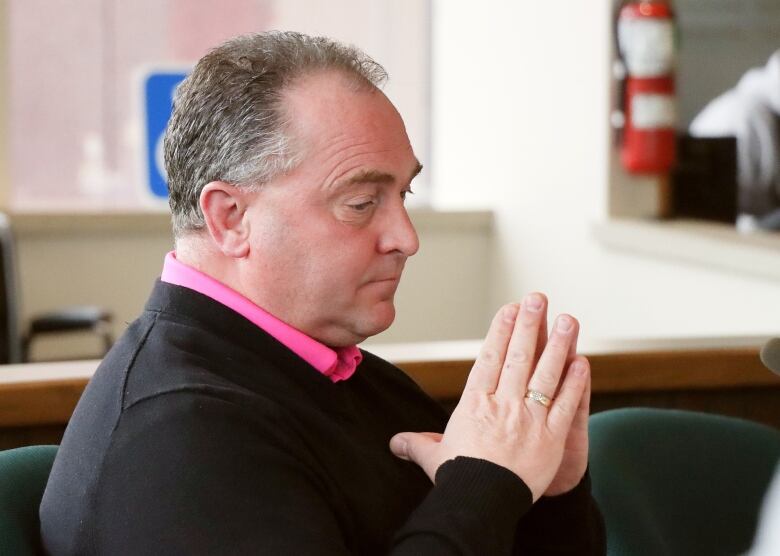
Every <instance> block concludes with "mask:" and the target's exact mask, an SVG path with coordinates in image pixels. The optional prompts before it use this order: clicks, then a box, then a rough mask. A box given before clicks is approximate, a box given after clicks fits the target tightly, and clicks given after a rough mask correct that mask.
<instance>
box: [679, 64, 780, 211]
mask: <svg viewBox="0 0 780 556" xmlns="http://www.w3.org/2000/svg"><path fill="white" fill-rule="evenodd" d="M779 115H780V50H778V51H776V52H775V53H774V54H772V56H770V58H769V61H768V62H767V63H766V65H765V66H764V67H761V68H753V69H751V70H749V71H747V72H746V73H745V75H743V76H742V78H741V79H740V80H739V82H738V83H737V85H736V87H734V88H733V89H731V90H729V91H727V92H725V93H723V94H722V95H720V96H718V97H716V98H715V99H713V100H712V101H711V102H710V103H709V104H707V106H706V107H705V108H704V109H703V110H702V111H701V112H700V113H699V114H698V115H697V116H696V118H694V120H693V122H691V125H690V128H689V132H690V134H691V135H693V136H695V137H724V136H734V137H736V138H737V183H738V184H739V187H740V188H741V189H742V190H749V191H750V192H751V194H750V195H748V196H749V197H758V198H773V197H777V198H780V130H778V123H777V122H778V116H779ZM743 208H744V207H743ZM768 208H770V209H771V208H774V207H768Z"/></svg>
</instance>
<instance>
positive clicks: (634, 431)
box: [590, 408, 780, 556]
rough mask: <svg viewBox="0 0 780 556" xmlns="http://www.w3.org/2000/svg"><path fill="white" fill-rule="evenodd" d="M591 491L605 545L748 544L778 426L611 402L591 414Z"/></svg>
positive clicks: (641, 550)
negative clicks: (602, 525) (603, 529)
mask: <svg viewBox="0 0 780 556" xmlns="http://www.w3.org/2000/svg"><path fill="white" fill-rule="evenodd" d="M590 437H591V443H590V472H591V476H592V481H593V495H594V497H595V498H596V500H597V501H598V503H599V506H600V508H601V510H602V512H603V514H604V518H605V521H606V524H607V548H608V553H609V554H610V555H632V556H641V555H643V554H648V555H651V554H652V555H656V554H664V555H667V556H674V555H677V554H680V555H683V554H684V555H686V556H695V555H697V554H706V555H708V556H711V555H718V554H729V555H735V554H740V553H742V552H744V551H746V550H747V549H748V548H750V546H751V544H752V542H753V538H754V535H755V532H756V526H757V522H758V513H759V510H760V508H761V502H762V500H763V497H764V495H765V493H766V490H767V488H768V486H769V484H770V482H771V479H772V476H773V474H774V470H775V466H776V464H777V462H778V460H779V459H780V431H777V430H775V429H773V428H771V427H767V426H764V425H760V424H758V423H753V422H750V421H745V420H742V419H736V418H731V417H724V416H720V415H711V414H704V413H695V412H690V411H677V410H663V409H645V408H632V409H617V410H611V411H605V412H603V413H596V414H594V415H592V416H591V418H590Z"/></svg>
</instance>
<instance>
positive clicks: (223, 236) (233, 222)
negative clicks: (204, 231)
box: [199, 181, 249, 258]
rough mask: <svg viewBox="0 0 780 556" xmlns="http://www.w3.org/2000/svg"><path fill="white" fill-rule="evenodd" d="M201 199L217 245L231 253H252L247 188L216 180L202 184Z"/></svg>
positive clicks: (200, 201) (206, 219)
mask: <svg viewBox="0 0 780 556" xmlns="http://www.w3.org/2000/svg"><path fill="white" fill-rule="evenodd" d="M199 203H200V210H201V211H202V212H203V218H204V219H205V221H206V227H207V228H208V230H209V235H211V239H212V240H213V241H214V244H215V245H216V246H217V248H218V249H219V250H220V251H222V253H224V254H225V255H227V256H229V257H235V258H240V257H245V256H246V255H247V253H249V227H248V226H247V225H246V221H245V220H244V213H245V212H246V209H247V202H246V191H245V190H242V189H241V188H238V187H236V186H235V185H231V184H229V183H225V182H223V181H213V182H211V183H208V184H206V185H205V186H204V187H203V190H202V191H201V192H200V199H199Z"/></svg>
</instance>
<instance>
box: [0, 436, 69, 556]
mask: <svg viewBox="0 0 780 556" xmlns="http://www.w3.org/2000/svg"><path fill="white" fill-rule="evenodd" d="M56 454H57V446H27V447H24V448H15V449H13V450H5V451H3V452H0V554H3V555H5V554H9V555H10V554H13V555H14V556H28V555H30V556H32V555H35V554H39V553H40V551H41V546H40V544H41V541H40V531H39V522H38V506H39V505H40V504H41V497H42V496H43V490H44V489H45V488H46V481H47V480H48V478H49V472H50V471H51V466H52V464H53V463H54V456H55V455H56Z"/></svg>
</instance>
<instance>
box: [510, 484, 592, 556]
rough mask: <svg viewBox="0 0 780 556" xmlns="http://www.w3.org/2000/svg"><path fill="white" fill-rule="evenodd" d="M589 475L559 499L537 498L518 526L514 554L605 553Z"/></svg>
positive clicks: (588, 554)
mask: <svg viewBox="0 0 780 556" xmlns="http://www.w3.org/2000/svg"><path fill="white" fill-rule="evenodd" d="M590 486H591V485H590V475H589V474H588V473H587V472H586V473H585V476H584V477H583V478H582V480H581V481H580V483H579V484H578V485H577V486H576V487H574V488H573V489H572V490H570V491H569V492H567V493H565V494H561V495H559V496H552V497H545V496H543V497H542V498H540V499H539V500H538V501H537V502H536V504H534V506H533V508H532V509H531V511H530V512H528V514H527V515H526V516H525V517H524V518H523V519H522V521H520V523H519V525H518V527H517V538H516V544H515V552H514V554H517V555H520V554H534V555H539V556H553V555H556V556H558V555H565V554H569V555H577V556H597V555H603V554H606V553H607V544H606V529H605V526H604V519H603V517H602V515H601V512H600V511H599V508H598V506H597V505H596V501H595V500H594V499H593V497H592V496H591V489H590Z"/></svg>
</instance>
